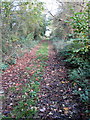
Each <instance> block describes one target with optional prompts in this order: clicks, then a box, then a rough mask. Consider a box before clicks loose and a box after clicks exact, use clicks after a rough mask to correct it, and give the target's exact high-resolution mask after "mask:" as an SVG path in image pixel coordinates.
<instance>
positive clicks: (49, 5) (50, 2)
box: [39, 0, 58, 36]
mask: <svg viewBox="0 0 90 120" xmlns="http://www.w3.org/2000/svg"><path fill="white" fill-rule="evenodd" d="M39 1H41V2H44V3H45V8H46V11H45V12H46V14H47V18H48V17H49V16H50V13H49V12H48V11H50V12H51V14H52V15H55V14H56V12H57V8H58V5H57V3H56V0H39ZM46 29H48V30H47V31H46V36H49V35H50V33H51V30H50V28H49V27H47V28H46Z"/></svg>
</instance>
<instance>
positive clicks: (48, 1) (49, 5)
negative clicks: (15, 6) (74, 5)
mask: <svg viewBox="0 0 90 120" xmlns="http://www.w3.org/2000/svg"><path fill="white" fill-rule="evenodd" d="M39 1H41V2H45V7H46V9H48V11H50V12H51V13H52V14H53V15H55V13H56V11H57V8H58V5H57V3H56V0H39Z"/></svg>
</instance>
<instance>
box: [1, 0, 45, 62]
mask: <svg viewBox="0 0 90 120" xmlns="http://www.w3.org/2000/svg"><path fill="white" fill-rule="evenodd" d="M18 8H19V9H18ZM43 10H44V7H43V3H42V2H38V1H37V0H33V1H32V0H31V1H29V2H22V1H18V2H17V3H15V1H14V0H13V1H11V2H10V1H9V2H7V1H2V3H1V11H2V14H1V16H2V21H3V22H2V26H1V29H2V54H3V61H4V59H5V57H6V56H11V55H12V51H14V50H15V51H16V50H17V49H19V48H20V47H21V49H22V47H23V48H26V49H30V48H31V47H33V46H34V45H35V41H36V39H39V38H40V35H41V34H43V35H44V33H45V26H46V24H45V16H44V15H43V13H42V12H43ZM36 43H38V42H37V41H36ZM18 46H20V47H18ZM17 51H18V50H17ZM16 54H17V53H16Z"/></svg>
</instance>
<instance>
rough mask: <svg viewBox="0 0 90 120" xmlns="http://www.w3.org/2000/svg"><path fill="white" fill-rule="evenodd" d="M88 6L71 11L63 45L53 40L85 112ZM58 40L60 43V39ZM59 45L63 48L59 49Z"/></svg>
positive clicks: (88, 75) (88, 70)
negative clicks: (68, 28)
mask: <svg viewBox="0 0 90 120" xmlns="http://www.w3.org/2000/svg"><path fill="white" fill-rule="evenodd" d="M85 4H86V3H85ZM89 7H90V3H88V4H87V6H86V7H85V8H84V10H82V11H80V12H79V11H78V12H76V11H73V14H72V16H71V17H70V18H68V20H66V21H65V23H67V24H68V25H69V26H70V28H71V29H72V31H73V32H72V33H69V34H68V33H67V34H68V35H67V38H68V40H67V41H64V45H62V44H59V42H57V41H55V40H54V41H53V44H54V46H55V48H56V50H57V51H58V53H59V55H60V56H63V59H64V61H65V63H66V67H67V68H68V76H69V80H70V81H71V83H72V85H73V93H74V94H76V95H78V96H79V98H80V102H81V103H83V106H82V107H83V108H84V110H85V111H87V112H88V110H87V108H88V103H89V92H90V87H89V84H88V82H89V80H90V36H89V32H88V30H89V26H88V22H89V12H90V10H89ZM57 29H58V28H57ZM59 41H60V43H61V40H60V39H59ZM61 45H62V46H63V49H61V48H62V46H61ZM84 113H85V112H84ZM85 115H86V113H85ZM87 117H88V116H87Z"/></svg>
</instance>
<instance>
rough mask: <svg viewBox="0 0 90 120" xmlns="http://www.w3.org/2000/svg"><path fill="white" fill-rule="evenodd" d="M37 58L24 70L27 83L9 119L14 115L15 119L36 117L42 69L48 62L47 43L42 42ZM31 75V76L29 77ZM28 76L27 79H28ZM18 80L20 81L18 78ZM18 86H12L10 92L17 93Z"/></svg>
mask: <svg viewBox="0 0 90 120" xmlns="http://www.w3.org/2000/svg"><path fill="white" fill-rule="evenodd" d="M36 56H37V58H36V59H35V60H34V61H33V62H32V64H34V66H31V67H26V68H25V71H26V72H25V75H26V78H25V79H27V82H26V83H25V84H24V86H23V87H22V89H21V90H20V91H19V92H20V94H21V97H20V99H19V101H18V106H14V109H13V111H12V113H11V115H10V116H11V117H12V116H13V115H14V116H15V118H16V119H20V118H25V119H27V120H29V119H30V118H33V116H34V115H37V112H38V110H37V107H36V104H37V101H38V96H37V93H38V92H39V90H40V89H39V87H40V81H41V80H42V79H43V74H44V69H45V66H46V65H47V63H46V61H47V60H48V43H47V42H43V43H42V45H41V47H40V49H39V50H38V51H37V52H36ZM30 73H31V75H30ZM28 76H29V77H28ZM20 79H22V78H21V77H20ZM18 87H19V86H13V87H12V88H11V91H13V93H17V92H18V91H17V90H16V89H17V88H18Z"/></svg>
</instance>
